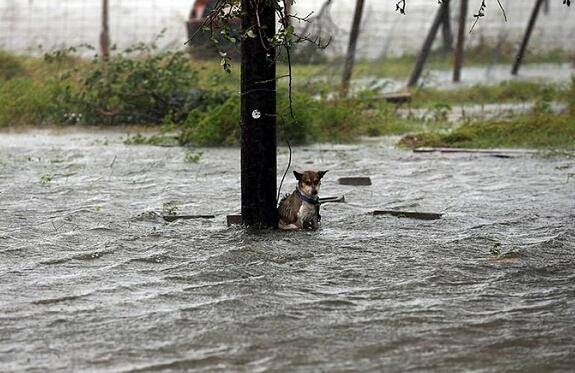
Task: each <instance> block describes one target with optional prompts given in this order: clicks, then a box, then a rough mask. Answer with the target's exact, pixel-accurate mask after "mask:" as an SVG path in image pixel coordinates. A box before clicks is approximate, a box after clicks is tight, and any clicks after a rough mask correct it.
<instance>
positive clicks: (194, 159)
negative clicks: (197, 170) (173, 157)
mask: <svg viewBox="0 0 575 373" xmlns="http://www.w3.org/2000/svg"><path fill="white" fill-rule="evenodd" d="M203 154H204V153H203V152H194V151H191V150H188V151H187V152H186V155H185V157H184V162H186V163H199V162H200V160H201V159H202V155H203Z"/></svg>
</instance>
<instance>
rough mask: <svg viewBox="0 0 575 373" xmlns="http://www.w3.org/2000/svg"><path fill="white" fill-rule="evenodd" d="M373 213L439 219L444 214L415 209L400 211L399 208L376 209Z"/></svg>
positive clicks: (376, 214)
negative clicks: (416, 210) (414, 210)
mask: <svg viewBox="0 0 575 373" xmlns="http://www.w3.org/2000/svg"><path fill="white" fill-rule="evenodd" d="M373 215H375V216H378V215H392V216H397V217H398V218H409V219H418V220H437V219H440V218H441V216H442V215H443V214H439V213H435V212H413V211H398V210H375V211H374V212H373Z"/></svg>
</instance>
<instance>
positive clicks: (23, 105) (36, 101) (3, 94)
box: [0, 77, 55, 127]
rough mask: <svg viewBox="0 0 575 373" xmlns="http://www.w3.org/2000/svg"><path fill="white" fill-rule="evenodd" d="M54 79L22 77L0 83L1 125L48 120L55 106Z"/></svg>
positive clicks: (35, 123)
mask: <svg viewBox="0 0 575 373" xmlns="http://www.w3.org/2000/svg"><path fill="white" fill-rule="evenodd" d="M54 89H55V83H54V82H53V81H47V82H38V81H35V80H34V79H32V78H28V77H21V78H13V79H11V80H8V81H5V82H3V83H2V84H1V85H0V102H2V105H1V106H0V127H6V126H15V125H38V124H43V123H45V122H46V121H47V118H48V117H49V116H50V112H51V110H52V108H53V106H52V105H53V103H52V96H53V93H54Z"/></svg>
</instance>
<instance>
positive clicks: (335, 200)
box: [319, 196, 345, 203]
mask: <svg viewBox="0 0 575 373" xmlns="http://www.w3.org/2000/svg"><path fill="white" fill-rule="evenodd" d="M327 202H333V203H345V196H341V197H323V198H320V199H319V203H327Z"/></svg>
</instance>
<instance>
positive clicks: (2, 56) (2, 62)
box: [0, 50, 26, 80]
mask: <svg viewBox="0 0 575 373" xmlns="http://www.w3.org/2000/svg"><path fill="white" fill-rule="evenodd" d="M24 75H26V69H25V68H24V66H23V64H22V62H21V61H20V59H19V58H17V57H16V56H14V55H12V54H10V53H8V52H5V51H2V50H0V80H8V79H12V78H15V77H21V76H24Z"/></svg>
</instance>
